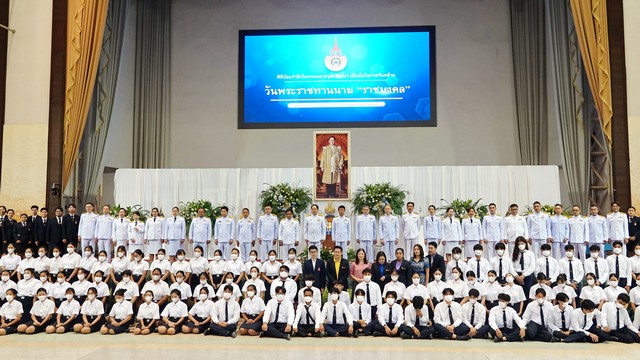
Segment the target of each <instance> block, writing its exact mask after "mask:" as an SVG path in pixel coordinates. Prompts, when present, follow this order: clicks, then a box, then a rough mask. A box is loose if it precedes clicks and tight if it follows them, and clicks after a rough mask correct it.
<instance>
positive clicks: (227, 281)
mask: <svg viewBox="0 0 640 360" xmlns="http://www.w3.org/2000/svg"><path fill="white" fill-rule="evenodd" d="M227 285H229V286H231V289H232V296H233V299H234V300H235V301H237V302H240V298H241V297H242V291H240V287H239V286H238V285H237V284H236V283H234V282H233V274H232V273H227V274H226V275H225V278H224V283H223V284H222V285H220V286H219V287H218V291H217V292H216V297H217V298H218V299H221V298H222V296H223V295H224V294H223V292H224V289H225V288H226V287H227Z"/></svg>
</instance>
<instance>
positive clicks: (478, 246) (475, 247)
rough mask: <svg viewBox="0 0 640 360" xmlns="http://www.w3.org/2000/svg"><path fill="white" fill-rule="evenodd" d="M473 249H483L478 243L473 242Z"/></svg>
mask: <svg viewBox="0 0 640 360" xmlns="http://www.w3.org/2000/svg"><path fill="white" fill-rule="evenodd" d="M473 250H484V248H483V247H482V245H480V244H475V245H473Z"/></svg>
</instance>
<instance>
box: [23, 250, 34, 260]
mask: <svg viewBox="0 0 640 360" xmlns="http://www.w3.org/2000/svg"><path fill="white" fill-rule="evenodd" d="M24 257H26V258H27V259H31V257H33V254H32V253H30V252H28V253H25V254H24Z"/></svg>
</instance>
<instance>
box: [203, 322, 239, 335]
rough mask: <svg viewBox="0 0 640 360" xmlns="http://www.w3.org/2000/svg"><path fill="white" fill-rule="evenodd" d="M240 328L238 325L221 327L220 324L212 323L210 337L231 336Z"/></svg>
mask: <svg viewBox="0 0 640 360" xmlns="http://www.w3.org/2000/svg"><path fill="white" fill-rule="evenodd" d="M237 328H238V324H227V326H220V325H218V324H214V323H211V325H209V335H218V336H231V334H233V332H234V331H236V329H237Z"/></svg>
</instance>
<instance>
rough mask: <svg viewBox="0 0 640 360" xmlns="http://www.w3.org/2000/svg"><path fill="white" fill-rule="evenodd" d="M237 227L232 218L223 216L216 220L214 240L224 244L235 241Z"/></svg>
mask: <svg viewBox="0 0 640 360" xmlns="http://www.w3.org/2000/svg"><path fill="white" fill-rule="evenodd" d="M235 227H236V222H235V220H233V218H232V217H231V216H221V217H219V218H217V219H216V226H214V228H213V232H214V236H213V238H214V239H216V240H218V241H221V242H223V243H225V242H226V243H228V242H229V241H230V240H233V237H234V235H235V233H236V230H235ZM194 241H195V240H194Z"/></svg>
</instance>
